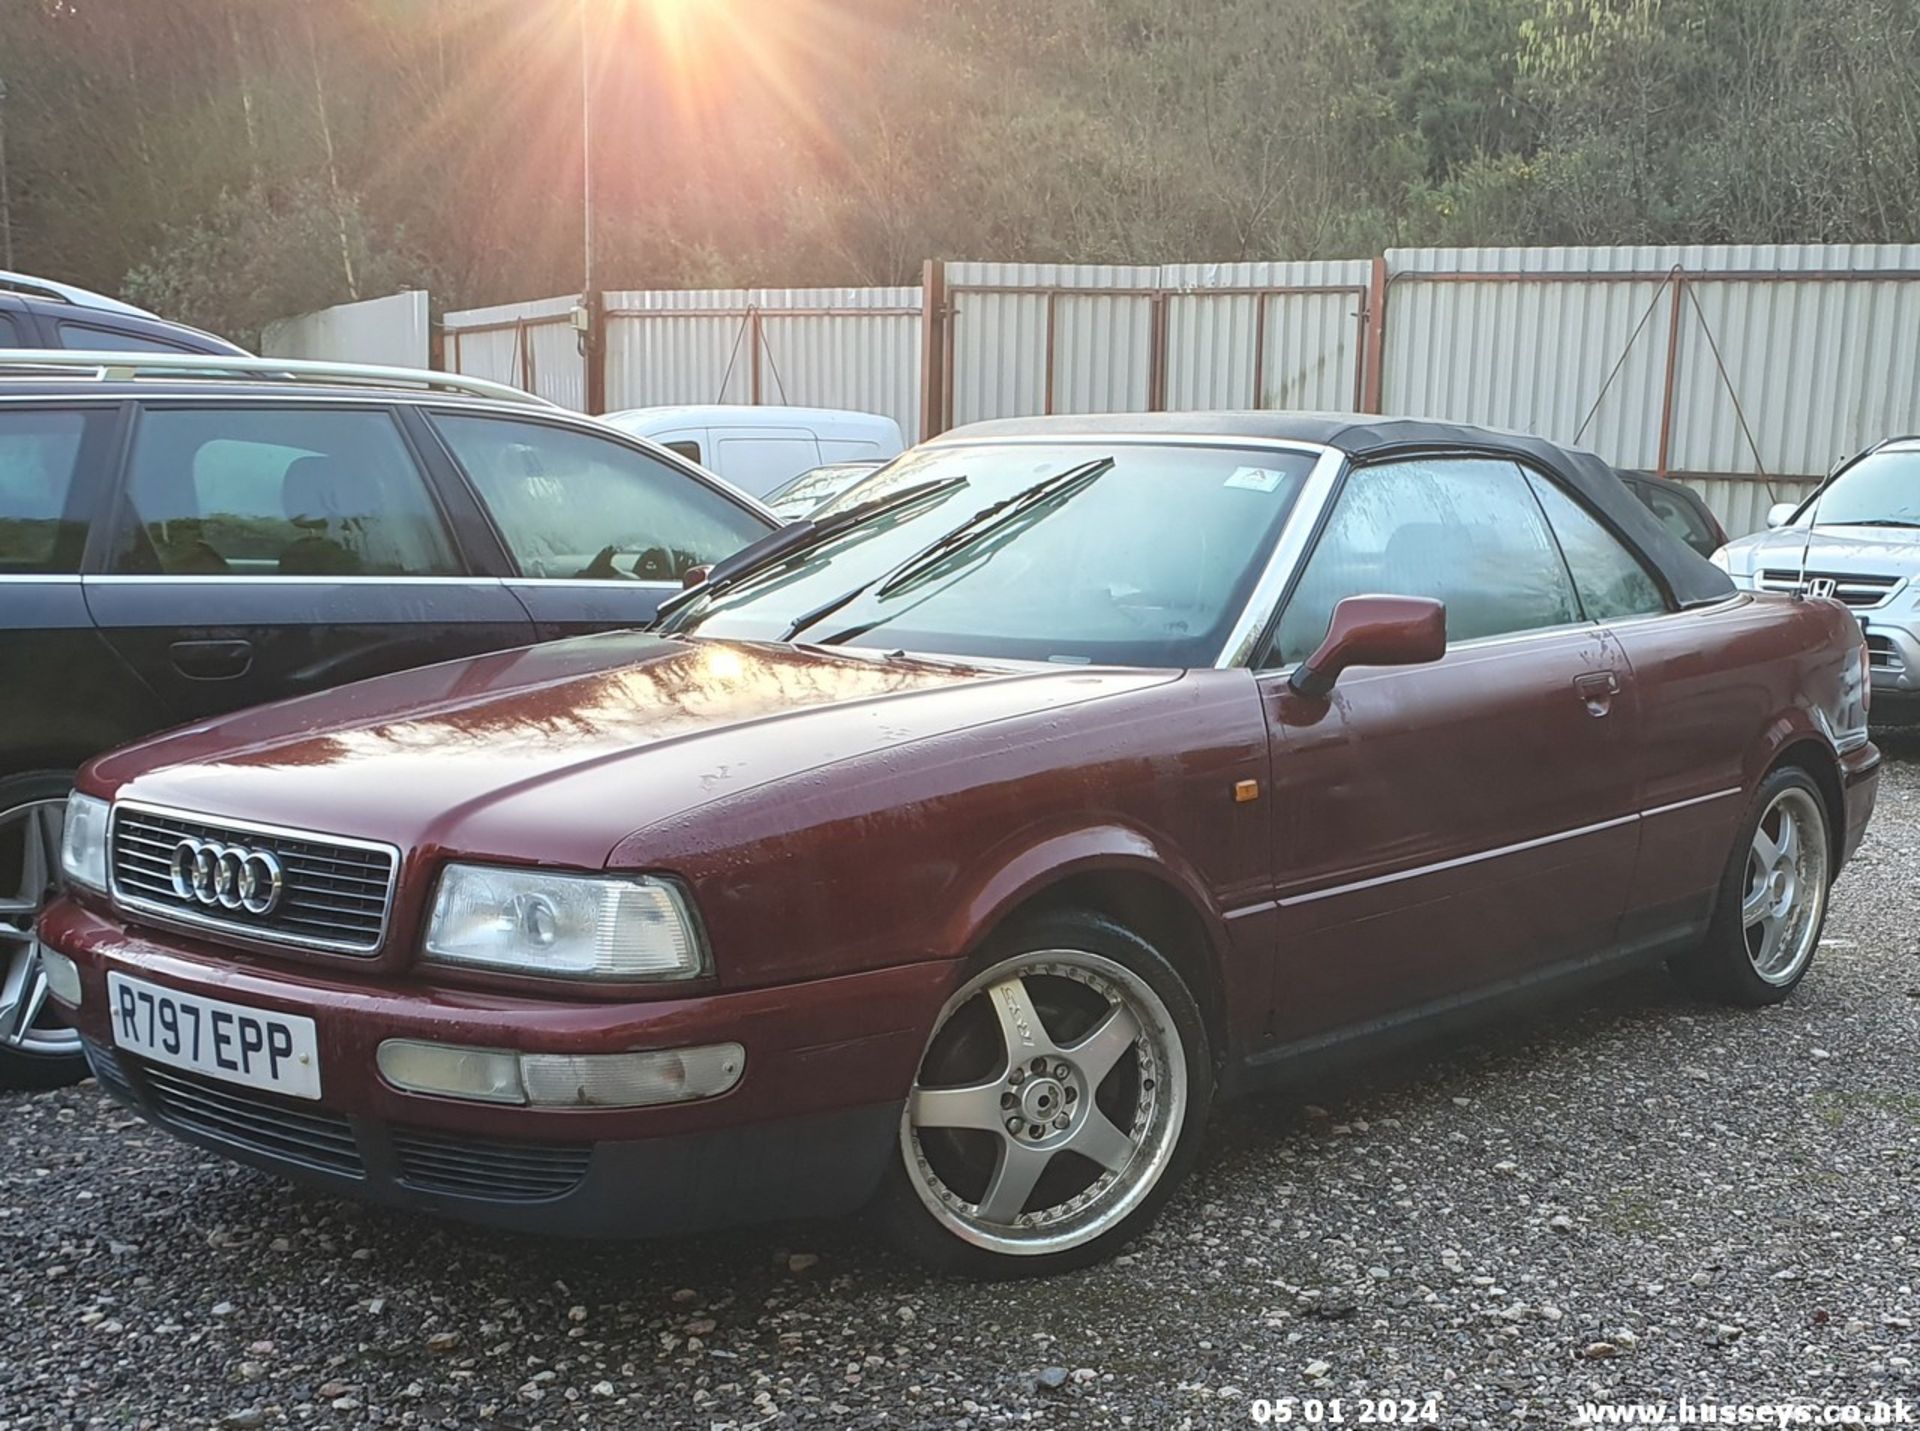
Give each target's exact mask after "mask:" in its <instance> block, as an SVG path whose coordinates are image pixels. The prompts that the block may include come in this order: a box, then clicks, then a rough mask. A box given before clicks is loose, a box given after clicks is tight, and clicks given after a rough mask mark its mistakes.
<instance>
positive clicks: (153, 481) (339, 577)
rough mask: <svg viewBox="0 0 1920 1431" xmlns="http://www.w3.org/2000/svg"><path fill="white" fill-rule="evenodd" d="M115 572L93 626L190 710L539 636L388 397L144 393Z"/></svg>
mask: <svg viewBox="0 0 1920 1431" xmlns="http://www.w3.org/2000/svg"><path fill="white" fill-rule="evenodd" d="M105 566H106V570H105V571H104V572H102V573H101V574H99V575H89V576H88V577H87V578H86V579H85V588H86V595H87V603H88V606H89V608H90V609H91V611H92V613H93V618H94V621H95V622H96V623H97V625H98V626H99V628H100V630H101V631H102V633H103V634H104V635H105V637H106V639H107V640H108V641H109V642H111V643H112V644H113V646H114V648H115V649H116V650H118V651H119V652H120V653H121V655H122V656H123V657H124V658H125V659H126V661H127V662H128V664H129V665H131V666H132V667H133V669H134V670H136V671H137V672H139V673H140V675H141V676H142V677H144V678H145V679H146V680H147V681H148V682H149V683H150V684H151V685H152V686H153V688H154V689H155V690H156V691H157V692H159V693H160V695H161V697H162V698H163V699H164V700H165V701H166V702H167V704H168V705H169V707H170V708H171V710H172V712H173V713H174V716H175V718H176V719H182V720H185V719H192V718H195V717H199V716H205V715H211V714H215V713H218V712H223V711H229V710H234V709H237V708H239V707H241V706H247V705H253V704H256V703H258V702H260V701H266V700H274V699H278V698H281V697H284V696H293V695H301V694H304V693H306V692H309V691H315V690H320V689H324V688H326V687H329V686H337V685H341V684H344V683H345V682H348V681H355V680H360V679H362V678H364V677H367V676H375V675H380V674H382V673H384V672H388V671H396V670H402V669H405V668H407V667H411V666H420V665H425V664H427V663H429V662H433V661H441V660H447V659H450V658H453V657H457V656H465V655H471V654H474V653H477V652H481V651H491V650H498V649H501V648H504V647H510V646H518V645H525V644H527V643H528V642H530V641H532V640H533V639H534V630H533V625H532V623H531V622H530V621H529V620H528V618H527V614H526V611H525V609H524V608H523V607H522V606H521V605H520V603H519V602H518V601H516V600H515V599H514V597H513V595H512V593H511V592H509V591H508V590H507V589H506V586H505V584H504V583H503V582H502V581H501V580H500V579H499V577H497V576H479V575H475V574H473V573H472V572H471V570H470V569H469V568H468V566H467V565H466V561H465V558H464V556H463V554H462V551H461V549H460V547H459V546H458V545H457V544H456V541H455V538H454V535H453V533H452V530H451V529H450V526H449V523H448V521H447V516H446V512H445V510H444V509H443V506H442V504H441V502H440V501H439V500H438V498H437V497H436V495H435V493H434V491H433V489H432V487H431V485H430V484H429V482H428V480H427V478H426V476H425V475H424V473H423V472H422V470H421V466H420V464H419V462H418V460H417V458H416V455H415V452H414V449H413V447H412V445H411V444H410V443H409V442H408V440H407V438H406V436H405V434H404V433H403V431H402V429H401V427H400V424H399V423H398V421H397V420H396V417H395V414H394V413H393V411H392V410H391V409H390V408H388V407H387V406H385V405H384V404H374V403H369V404H366V405H364V406H362V405H355V404H349V403H338V404H333V403H330V404H317V403H316V404H308V405H302V404H297V403H280V402H273V403H262V402H251V403H249V402H244V401H235V402H227V403H219V402H179V403H172V402H165V401H158V400H149V401H148V402H146V403H144V404H142V405H140V407H139V408H138V409H137V411H136V414H135V422H134V428H133V432H132V433H131V436H130V447H129V451H128V455H127V460H126V465H125V479H124V489H123V491H122V493H121V496H120V501H119V504H118V512H117V520H116V523H115V529H114V533H113V540H112V546H111V551H110V553H109V555H108V558H107V561H106V563H105Z"/></svg>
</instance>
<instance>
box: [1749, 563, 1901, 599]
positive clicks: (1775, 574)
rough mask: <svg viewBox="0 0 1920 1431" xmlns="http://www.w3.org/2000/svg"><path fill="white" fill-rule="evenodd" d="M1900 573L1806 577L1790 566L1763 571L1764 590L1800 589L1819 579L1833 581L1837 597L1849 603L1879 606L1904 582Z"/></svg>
mask: <svg viewBox="0 0 1920 1431" xmlns="http://www.w3.org/2000/svg"><path fill="white" fill-rule="evenodd" d="M1900 580H1901V579H1900V578H1899V577H1897V576H1860V575H1858V574H1854V575H1847V574H1845V573H1842V572H1837V571H1809V572H1808V573H1807V574H1806V575H1805V576H1804V577H1803V576H1802V575H1801V574H1800V573H1799V572H1798V571H1795V570H1791V569H1788V568H1780V567H1775V568H1770V569H1768V570H1764V571H1762V572H1761V573H1760V582H1759V586H1760V589H1761V590H1762V591H1786V592H1791V591H1799V590H1802V589H1803V588H1805V587H1808V586H1811V585H1812V584H1813V583H1815V582H1828V581H1830V582H1832V583H1833V597H1834V600H1836V601H1839V602H1841V603H1842V604H1844V605H1847V606H1878V605H1879V604H1880V603H1881V602H1883V601H1885V600H1886V599H1887V598H1888V597H1889V596H1891V595H1893V593H1894V589H1895V588H1896V587H1898V586H1899V585H1900Z"/></svg>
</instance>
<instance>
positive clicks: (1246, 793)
mask: <svg viewBox="0 0 1920 1431" xmlns="http://www.w3.org/2000/svg"><path fill="white" fill-rule="evenodd" d="M1259 798H1260V782H1259V781H1258V780H1236V781H1234V782H1233V801H1234V804H1236V805H1244V804H1246V803H1247V802H1248V801H1249V800H1258V799H1259Z"/></svg>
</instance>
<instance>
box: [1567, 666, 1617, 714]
mask: <svg viewBox="0 0 1920 1431" xmlns="http://www.w3.org/2000/svg"><path fill="white" fill-rule="evenodd" d="M1573 689H1574V693H1575V694H1576V695H1578V696H1579V697H1580V699H1581V700H1583V701H1585V702H1586V704H1587V714H1588V715H1590V716H1603V715H1605V714H1606V713H1607V712H1608V711H1610V710H1612V709H1613V698H1614V697H1615V696H1617V695H1619V694H1620V678H1619V677H1618V676H1616V675H1615V674H1614V673H1613V672H1612V671H1589V672H1587V673H1586V674H1585V675H1584V676H1575V677H1574V678H1573Z"/></svg>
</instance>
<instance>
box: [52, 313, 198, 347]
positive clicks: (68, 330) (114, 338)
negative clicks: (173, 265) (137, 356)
mask: <svg viewBox="0 0 1920 1431" xmlns="http://www.w3.org/2000/svg"><path fill="white" fill-rule="evenodd" d="M55 331H56V332H58V333H59V335H60V346H61V347H63V348H72V349H77V350H79V351H82V352H93V353H184V352H187V351H188V349H186V348H184V347H182V346H181V345H180V344H178V343H166V342H162V341H161V340H160V339H158V338H149V337H147V336H145V335H144V334H141V333H128V332H126V331H124V330H122V329H119V328H103V327H100V326H99V325H98V324H95V323H73V322H68V321H66V320H62V321H61V322H60V323H59V324H58V325H57V327H56V329H55Z"/></svg>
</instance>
